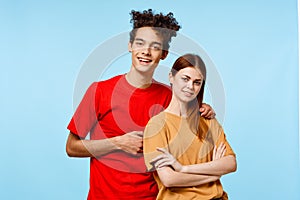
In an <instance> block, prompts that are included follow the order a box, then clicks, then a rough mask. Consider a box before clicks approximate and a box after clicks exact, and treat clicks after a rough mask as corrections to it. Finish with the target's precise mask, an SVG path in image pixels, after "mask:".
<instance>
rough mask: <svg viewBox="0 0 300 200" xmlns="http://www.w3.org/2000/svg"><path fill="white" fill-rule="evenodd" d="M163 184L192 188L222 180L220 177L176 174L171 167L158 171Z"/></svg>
mask: <svg viewBox="0 0 300 200" xmlns="http://www.w3.org/2000/svg"><path fill="white" fill-rule="evenodd" d="M157 174H158V176H159V179H160V180H161V182H162V184H163V185H164V186H166V187H192V186H198V185H202V184H205V183H209V182H213V181H216V180H218V179H220V176H214V175H199V174H187V173H182V172H176V171H174V170H173V169H171V168H170V167H162V168H159V169H157Z"/></svg>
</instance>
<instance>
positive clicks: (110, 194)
mask: <svg viewBox="0 0 300 200" xmlns="http://www.w3.org/2000/svg"><path fill="white" fill-rule="evenodd" d="M171 96H172V94H171V90H170V88H169V87H168V86H166V85H163V84H161V83H158V82H156V81H153V83H152V84H151V86H150V87H148V88H146V89H138V88H134V87H133V86H131V85H130V84H129V83H128V82H127V81H126V79H125V76H124V75H119V76H116V77H114V78H111V79H109V80H106V81H100V82H95V83H93V84H92V85H91V86H90V87H89V88H88V90H87V91H86V93H85V95H84V97H83V99H82V101H81V103H80V104H79V106H78V108H77V109H76V111H75V113H74V116H73V118H72V119H71V122H70V123H69V125H68V129H69V130H70V131H71V132H72V133H74V134H77V135H78V136H79V137H81V138H86V137H87V136H88V134H89V136H90V139H104V138H110V137H114V136H119V135H123V134H124V133H128V132H131V131H143V130H144V127H145V126H146V124H147V122H148V121H149V119H150V118H151V117H152V116H154V115H156V114H158V113H159V112H161V111H162V110H163V109H164V108H166V107H167V106H168V104H169V102H170V100H171ZM157 192H158V190H157V186H156V182H155V180H154V178H153V176H152V173H149V172H146V166H145V163H144V158H143V155H142V153H140V154H139V155H136V156H133V155H131V154H128V153H126V152H123V151H115V152H112V153H109V154H106V155H104V156H101V157H100V158H91V164H90V191H89V195H88V199H90V200H91V199H143V200H145V199H149V200H150V199H151V200H152V199H155V198H156V196H157Z"/></svg>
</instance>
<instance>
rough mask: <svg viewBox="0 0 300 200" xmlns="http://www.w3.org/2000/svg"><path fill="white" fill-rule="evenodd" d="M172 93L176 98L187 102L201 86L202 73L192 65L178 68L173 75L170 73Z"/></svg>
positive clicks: (192, 98)
mask: <svg viewBox="0 0 300 200" xmlns="http://www.w3.org/2000/svg"><path fill="white" fill-rule="evenodd" d="M170 82H171V84H172V91H173V95H174V96H175V97H176V98H177V100H179V101H181V102H184V103H188V102H190V101H192V100H194V99H195V98H196V97H197V95H198V93H199V91H200V89H201V86H202V82H203V75H202V74H201V72H200V71H199V70H197V69H196V68H194V67H192V66H191V67H186V68H183V69H181V70H179V71H178V72H177V73H176V74H175V76H172V74H170Z"/></svg>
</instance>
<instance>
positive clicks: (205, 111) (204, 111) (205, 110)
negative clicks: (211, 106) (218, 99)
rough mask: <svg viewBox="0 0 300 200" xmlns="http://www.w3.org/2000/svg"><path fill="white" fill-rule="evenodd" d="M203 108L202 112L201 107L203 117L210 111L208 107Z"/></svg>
mask: <svg viewBox="0 0 300 200" xmlns="http://www.w3.org/2000/svg"><path fill="white" fill-rule="evenodd" d="M202 110H203V111H202V112H201V109H200V112H201V116H202V117H207V115H208V112H209V111H208V110H207V109H205V108H203V109H202Z"/></svg>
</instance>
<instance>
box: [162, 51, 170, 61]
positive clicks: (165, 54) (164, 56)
mask: <svg viewBox="0 0 300 200" xmlns="http://www.w3.org/2000/svg"><path fill="white" fill-rule="evenodd" d="M168 53H169V51H167V50H163V51H162V54H161V58H160V59H161V60H164V59H165V58H166V57H167V55H168Z"/></svg>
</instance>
